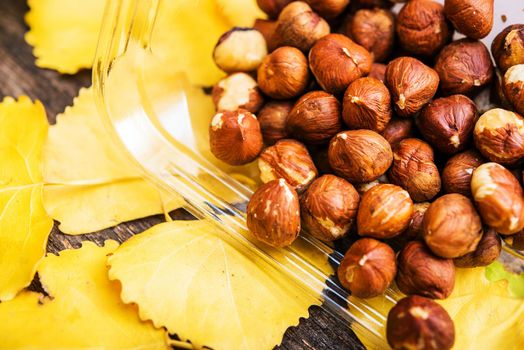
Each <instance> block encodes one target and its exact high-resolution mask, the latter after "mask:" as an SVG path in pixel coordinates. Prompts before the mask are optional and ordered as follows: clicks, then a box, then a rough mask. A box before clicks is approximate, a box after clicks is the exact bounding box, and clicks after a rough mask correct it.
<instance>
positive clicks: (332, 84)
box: [309, 34, 373, 95]
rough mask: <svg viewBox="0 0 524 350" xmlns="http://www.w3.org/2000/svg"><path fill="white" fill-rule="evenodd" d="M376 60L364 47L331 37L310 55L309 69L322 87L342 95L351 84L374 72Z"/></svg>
mask: <svg viewBox="0 0 524 350" xmlns="http://www.w3.org/2000/svg"><path fill="white" fill-rule="evenodd" d="M372 63H373V58H372V56H371V54H370V53H369V52H368V51H367V50H366V49H365V48H363V47H362V46H360V45H358V44H356V43H355V42H353V40H351V39H349V38H348V37H346V36H344V35H342V34H329V35H327V36H325V37H323V38H322V39H320V40H319V41H317V42H316V44H315V45H314V46H313V48H312V49H311V51H310V52H309V66H310V67H311V72H312V73H313V75H314V76H315V78H316V79H317V81H318V83H319V84H320V86H321V87H322V88H323V89H324V90H326V91H327V92H329V93H331V94H334V95H340V94H342V93H343V92H344V91H345V90H346V88H347V87H348V85H349V84H351V83H352V82H353V81H355V80H356V79H358V78H360V77H362V76H364V75H367V74H368V73H369V72H370V71H371V64H372Z"/></svg>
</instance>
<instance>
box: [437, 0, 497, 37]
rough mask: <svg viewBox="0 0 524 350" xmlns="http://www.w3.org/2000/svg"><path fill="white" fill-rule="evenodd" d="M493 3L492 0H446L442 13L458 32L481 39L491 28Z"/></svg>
mask: <svg viewBox="0 0 524 350" xmlns="http://www.w3.org/2000/svg"><path fill="white" fill-rule="evenodd" d="M493 3H494V0H446V1H445V2H444V13H445V14H446V17H447V18H448V19H449V20H450V21H451V23H453V26H454V27H455V29H456V30H457V31H458V32H459V33H462V34H464V35H465V36H467V37H468V38H471V39H482V38H485V37H486V36H488V34H489V33H490V32H491V29H492V28H493V11H494V4H493Z"/></svg>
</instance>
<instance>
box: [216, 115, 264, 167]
mask: <svg viewBox="0 0 524 350" xmlns="http://www.w3.org/2000/svg"><path fill="white" fill-rule="evenodd" d="M209 141H210V145H211V152H212V153H213V155H214V156H215V157H217V158H218V159H220V160H221V161H223V162H225V163H227V164H230V165H243V164H247V163H251V162H252V161H254V160H255V159H256V158H257V157H258V154H259V153H260V151H262V147H263V146H264V142H263V141H262V133H261V132H260V124H259V123H258V120H257V118H256V117H255V116H254V115H253V114H252V113H250V112H248V111H246V110H243V109H239V110H237V111H221V112H219V113H217V114H216V115H215V116H214V117H213V119H212V120H211V125H210V126H209ZM232 149H234V150H235V152H231V150H232Z"/></svg>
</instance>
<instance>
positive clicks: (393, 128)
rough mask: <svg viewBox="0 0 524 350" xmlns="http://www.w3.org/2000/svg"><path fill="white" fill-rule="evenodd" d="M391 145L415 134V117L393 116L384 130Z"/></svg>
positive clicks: (384, 134)
mask: <svg viewBox="0 0 524 350" xmlns="http://www.w3.org/2000/svg"><path fill="white" fill-rule="evenodd" d="M382 136H384V138H385V139H386V140H387V141H388V142H389V144H390V145H391V146H394V145H396V144H397V143H399V142H400V141H402V140H404V139H407V138H410V137H412V136H413V119H406V118H393V119H392V120H391V121H390V122H389V123H388V125H386V128H385V129H384V131H383V132H382Z"/></svg>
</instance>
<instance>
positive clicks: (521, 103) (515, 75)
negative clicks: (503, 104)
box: [504, 64, 524, 114]
mask: <svg viewBox="0 0 524 350" xmlns="http://www.w3.org/2000/svg"><path fill="white" fill-rule="evenodd" d="M504 93H505V94H504V95H505V96H506V97H507V99H508V101H509V102H510V103H511V104H512V105H513V107H514V108H515V111H516V112H517V113H520V114H524V64H517V65H516V66H513V67H511V68H510V69H508V70H507V71H506V74H505V75H504Z"/></svg>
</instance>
